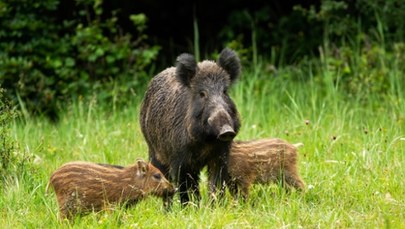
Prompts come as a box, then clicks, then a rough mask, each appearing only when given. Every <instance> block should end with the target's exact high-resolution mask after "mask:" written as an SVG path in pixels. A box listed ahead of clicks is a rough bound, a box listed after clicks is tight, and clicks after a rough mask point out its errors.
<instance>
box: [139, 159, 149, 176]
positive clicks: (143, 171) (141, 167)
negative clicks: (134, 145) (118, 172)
mask: <svg viewBox="0 0 405 229" xmlns="http://www.w3.org/2000/svg"><path fill="white" fill-rule="evenodd" d="M136 163H137V164H138V168H137V170H136V175H137V176H143V175H145V174H146V172H147V171H148V163H146V162H145V161H144V160H138V161H137V162H136Z"/></svg>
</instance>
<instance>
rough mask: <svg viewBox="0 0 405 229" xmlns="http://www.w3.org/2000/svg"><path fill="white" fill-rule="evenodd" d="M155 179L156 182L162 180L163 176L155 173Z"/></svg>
mask: <svg viewBox="0 0 405 229" xmlns="http://www.w3.org/2000/svg"><path fill="white" fill-rule="evenodd" d="M153 178H155V179H156V180H160V179H162V176H161V175H160V174H159V173H155V174H153Z"/></svg>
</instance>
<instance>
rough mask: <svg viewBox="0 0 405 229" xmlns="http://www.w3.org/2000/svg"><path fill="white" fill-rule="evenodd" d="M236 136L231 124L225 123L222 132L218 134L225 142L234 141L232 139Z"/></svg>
mask: <svg viewBox="0 0 405 229" xmlns="http://www.w3.org/2000/svg"><path fill="white" fill-rule="evenodd" d="M235 136H236V133H235V131H234V130H233V129H232V127H231V126H229V125H224V126H222V128H221V132H220V133H219V135H218V139H219V140H221V141H223V142H229V141H232V139H233V138H234V137H235Z"/></svg>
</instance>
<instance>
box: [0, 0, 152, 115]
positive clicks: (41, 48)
mask: <svg viewBox="0 0 405 229" xmlns="http://www.w3.org/2000/svg"><path fill="white" fill-rule="evenodd" d="M76 3H77V5H76V8H77V10H75V12H74V13H73V14H74V19H70V20H68V19H66V18H62V17H59V16H58V15H57V13H58V12H60V11H57V10H58V7H60V1H59V0H46V1H34V2H32V1H28V0H20V1H0V39H1V40H0V50H1V51H0V85H2V87H4V88H8V89H9V90H8V92H9V96H10V97H11V98H13V99H14V102H17V101H18V102H19V103H20V105H25V106H26V108H27V109H28V111H30V112H31V113H39V114H46V115H47V116H49V117H51V118H56V117H57V114H56V112H57V111H58V107H60V106H61V104H64V103H66V101H69V100H70V99H72V98H76V97H79V96H86V95H91V94H97V95H100V97H101V98H100V99H102V100H107V101H112V100H113V99H115V98H116V97H117V93H128V92H130V91H131V90H135V89H134V87H136V86H139V84H142V83H144V82H145V81H147V80H146V79H145V75H146V73H145V70H146V67H147V66H149V65H150V64H151V62H152V60H153V59H154V58H155V57H156V55H157V53H158V50H159V48H158V47H157V46H153V47H149V46H147V45H146V44H145V39H146V38H147V37H146V35H145V34H144V29H145V28H146V17H145V15H143V14H138V15H131V20H132V21H133V24H134V27H135V28H136V29H137V31H136V32H134V33H133V35H130V34H127V33H122V31H121V30H120V28H119V26H118V24H117V18H116V16H115V15H116V13H115V12H113V13H112V14H111V16H108V17H105V15H104V14H103V10H102V1H100V0H90V1H85V0H83V1H77V2H76ZM112 81H120V82H126V83H125V84H122V85H125V86H121V87H119V88H118V90H117V88H114V85H115V84H114V83H111V82H112ZM113 93H115V94H113Z"/></svg>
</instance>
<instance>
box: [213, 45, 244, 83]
mask: <svg viewBox="0 0 405 229" xmlns="http://www.w3.org/2000/svg"><path fill="white" fill-rule="evenodd" d="M218 65H219V66H220V67H221V68H223V69H224V70H225V71H226V72H228V74H229V76H230V78H231V82H234V81H235V80H236V79H238V77H239V74H240V69H241V66H240V60H239V57H238V56H237V55H236V53H235V52H234V51H233V50H231V49H229V48H225V49H224V50H222V52H221V53H220V54H219V58H218Z"/></svg>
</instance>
